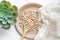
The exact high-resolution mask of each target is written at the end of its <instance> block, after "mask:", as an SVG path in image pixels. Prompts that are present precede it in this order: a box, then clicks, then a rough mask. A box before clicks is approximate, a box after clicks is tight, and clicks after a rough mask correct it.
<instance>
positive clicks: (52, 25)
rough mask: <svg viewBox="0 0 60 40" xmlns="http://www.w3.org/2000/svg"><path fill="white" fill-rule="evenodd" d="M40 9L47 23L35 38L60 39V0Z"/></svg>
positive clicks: (39, 39) (45, 39)
mask: <svg viewBox="0 0 60 40" xmlns="http://www.w3.org/2000/svg"><path fill="white" fill-rule="evenodd" d="M39 10H40V13H41V18H42V19H43V20H44V22H45V23H44V24H43V26H42V27H41V28H40V29H39V32H38V34H37V35H36V37H35V39H34V40H60V2H53V3H50V4H48V5H46V6H44V7H42V8H40V9H39Z"/></svg>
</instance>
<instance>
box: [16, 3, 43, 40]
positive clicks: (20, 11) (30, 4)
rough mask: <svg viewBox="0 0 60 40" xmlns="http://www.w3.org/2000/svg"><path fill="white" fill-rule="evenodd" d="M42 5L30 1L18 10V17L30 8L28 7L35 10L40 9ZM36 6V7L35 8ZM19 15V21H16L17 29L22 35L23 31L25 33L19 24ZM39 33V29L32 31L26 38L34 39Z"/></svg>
mask: <svg viewBox="0 0 60 40" xmlns="http://www.w3.org/2000/svg"><path fill="white" fill-rule="evenodd" d="M40 7H42V5H40V4H36V3H29V4H26V5H24V6H22V7H21V8H20V10H19V11H18V17H19V15H20V13H22V12H23V11H24V10H26V9H28V8H32V9H34V10H36V9H37V10H39V8H40ZM35 8H36V9H35ZM18 17H17V23H16V30H17V31H18V33H19V34H20V35H21V36H22V33H23V29H22V28H21V27H20V26H19V18H18ZM36 34H37V31H36V30H35V31H32V32H31V31H30V32H29V33H28V34H27V35H26V36H25V38H28V39H31V40H32V39H34V37H35V36H36Z"/></svg>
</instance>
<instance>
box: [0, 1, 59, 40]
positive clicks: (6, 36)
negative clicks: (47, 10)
mask: <svg viewBox="0 0 60 40" xmlns="http://www.w3.org/2000/svg"><path fill="white" fill-rule="evenodd" d="M0 1H1V0H0ZM7 1H10V2H11V4H12V5H16V6H17V7H18V9H19V8H20V7H22V6H23V5H25V4H27V3H39V4H42V5H43V6H45V5H47V4H48V3H50V2H53V1H56V0H7ZM58 1H59V0H58ZM56 2H57V1H56ZM0 40H20V35H19V34H18V33H17V31H16V30H15V27H14V26H12V27H11V28H10V29H9V30H5V31H4V30H2V29H0Z"/></svg>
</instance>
